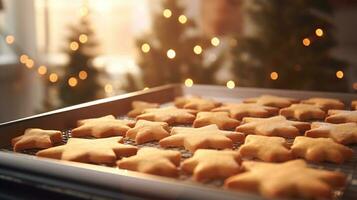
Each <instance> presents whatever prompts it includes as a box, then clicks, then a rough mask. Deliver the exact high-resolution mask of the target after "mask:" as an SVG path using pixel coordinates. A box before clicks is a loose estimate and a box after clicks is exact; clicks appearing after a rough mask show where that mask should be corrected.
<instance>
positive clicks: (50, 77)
mask: <svg viewBox="0 0 357 200" xmlns="http://www.w3.org/2000/svg"><path fill="white" fill-rule="evenodd" d="M48 79H49V80H50V82H51V83H55V82H57V81H58V75H57V74H56V73H51V74H50V76H49V77H48Z"/></svg>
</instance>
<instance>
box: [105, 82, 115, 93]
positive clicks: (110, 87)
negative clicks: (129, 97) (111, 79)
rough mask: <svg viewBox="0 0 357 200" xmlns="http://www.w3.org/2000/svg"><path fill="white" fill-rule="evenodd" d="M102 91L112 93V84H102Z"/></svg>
mask: <svg viewBox="0 0 357 200" xmlns="http://www.w3.org/2000/svg"><path fill="white" fill-rule="evenodd" d="M104 91H105V92H106V93H112V92H113V86H112V85H111V84H109V83H108V84H105V86H104Z"/></svg>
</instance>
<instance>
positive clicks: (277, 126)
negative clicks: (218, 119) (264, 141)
mask: <svg viewBox="0 0 357 200" xmlns="http://www.w3.org/2000/svg"><path fill="white" fill-rule="evenodd" d="M308 129H310V124H309V123H307V122H297V121H290V120H287V119H286V118H285V117H283V116H275V117H270V118H253V117H245V118H243V124H242V125H240V126H238V127H237V128H236V131H238V132H242V133H245V134H253V135H265V136H280V137H284V138H293V137H296V136H298V135H300V133H301V132H302V133H304V132H305V131H306V130H308Z"/></svg>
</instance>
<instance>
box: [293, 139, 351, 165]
mask: <svg viewBox="0 0 357 200" xmlns="http://www.w3.org/2000/svg"><path fill="white" fill-rule="evenodd" d="M291 151H292V152H293V155H294V156H295V157H298V158H304V159H306V160H308V161H313V162H322V161H330V162H334V163H343V162H345V161H346V160H349V159H350V158H352V156H353V150H352V149H350V148H348V147H346V146H343V145H342V144H338V143H336V142H334V141H333V140H332V139H331V138H310V137H305V136H299V137H296V138H295V140H294V143H293V145H292V146H291Z"/></svg>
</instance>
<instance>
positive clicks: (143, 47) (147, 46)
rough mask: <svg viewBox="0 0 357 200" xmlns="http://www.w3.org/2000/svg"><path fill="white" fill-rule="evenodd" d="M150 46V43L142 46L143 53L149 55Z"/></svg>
mask: <svg viewBox="0 0 357 200" xmlns="http://www.w3.org/2000/svg"><path fill="white" fill-rule="evenodd" d="M150 48H151V47H150V45H149V44H148V43H144V44H143V45H141V51H143V52H144V53H148V52H149V51H150Z"/></svg>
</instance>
